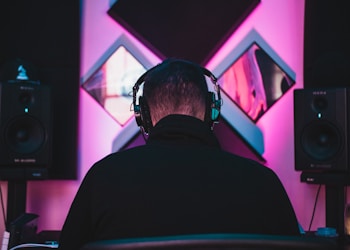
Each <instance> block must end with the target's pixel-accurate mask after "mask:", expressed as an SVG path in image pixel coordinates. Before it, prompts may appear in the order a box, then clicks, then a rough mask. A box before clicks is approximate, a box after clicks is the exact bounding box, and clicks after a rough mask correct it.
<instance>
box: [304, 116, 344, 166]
mask: <svg viewBox="0 0 350 250" xmlns="http://www.w3.org/2000/svg"><path fill="white" fill-rule="evenodd" d="M301 144H302V147H303V150H304V151H305V153H306V154H307V155H308V156H309V157H311V158H312V159H314V160H318V161H329V160H331V159H333V158H335V157H336V155H337V153H338V152H339V151H340V150H341V145H342V138H341V136H340V132H339V131H338V129H337V127H336V126H334V125H333V124H332V123H331V122H328V121H313V122H311V123H310V124H309V125H308V126H306V127H305V129H304V131H303V133H302V135H301Z"/></svg>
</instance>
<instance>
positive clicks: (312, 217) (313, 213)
mask: <svg viewBox="0 0 350 250" xmlns="http://www.w3.org/2000/svg"><path fill="white" fill-rule="evenodd" d="M321 187H322V185H321V184H320V185H319V186H318V189H317V194H316V198H315V204H314V209H313V211H312V216H311V220H310V224H309V229H308V231H310V230H311V225H312V222H313V220H314V216H315V211H316V205H317V201H318V196H319V194H320V190H321Z"/></svg>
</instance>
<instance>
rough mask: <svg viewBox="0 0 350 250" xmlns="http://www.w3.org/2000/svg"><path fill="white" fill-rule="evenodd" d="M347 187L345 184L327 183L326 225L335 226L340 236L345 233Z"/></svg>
mask: <svg viewBox="0 0 350 250" xmlns="http://www.w3.org/2000/svg"><path fill="white" fill-rule="evenodd" d="M345 188H346V187H344V185H338V186H336V185H326V226H327V227H332V228H335V229H336V230H337V233H338V235H339V237H340V238H343V237H344V235H345V227H344V226H345V224H344V219H345V218H344V211H345V210H344V208H345V203H346V197H345Z"/></svg>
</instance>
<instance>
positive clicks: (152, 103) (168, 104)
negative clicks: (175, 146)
mask: <svg viewBox="0 0 350 250" xmlns="http://www.w3.org/2000/svg"><path fill="white" fill-rule="evenodd" d="M205 75H208V76H209V77H213V78H215V77H214V76H212V74H211V73H210V72H209V71H208V70H206V69H205V68H202V67H201V66H199V65H197V64H195V63H192V62H189V61H185V60H181V59H174V58H170V59H167V60H165V61H163V62H162V63H160V64H158V65H156V66H155V67H153V68H151V69H150V70H149V71H147V72H146V73H145V74H144V75H143V76H141V77H140V79H139V80H138V83H136V84H135V86H137V89H138V87H139V85H140V84H141V83H143V84H144V86H143V94H142V96H141V97H140V99H139V107H140V109H141V110H143V111H146V113H145V112H140V116H143V117H136V119H137V120H138V118H139V119H140V118H141V119H142V120H143V121H142V123H143V127H145V125H146V127H152V126H154V125H155V124H156V123H157V122H158V121H159V120H161V119H162V118H163V117H165V116H168V115H171V114H181V115H188V116H193V117H196V118H198V119H200V120H202V121H204V120H207V119H208V117H206V116H208V111H207V109H208V108H209V109H210V108H211V107H209V106H211V104H210V102H211V101H215V100H211V99H215V95H214V96H213V95H210V94H213V93H211V92H208V86H207V82H206V79H205ZM212 80H213V79H212ZM215 80H216V79H215ZM134 88H135V87H134ZM208 97H209V98H210V99H209V98H208ZM135 98H136V94H135V89H134V102H135ZM134 104H135V103H134ZM220 105H221V100H220V104H219V106H220ZM134 106H135V105H134ZM139 107H137V108H139ZM219 109H220V107H219ZM137 112H138V111H136V112H135V113H137ZM209 113H211V112H209ZM145 116H147V119H146V123H147V122H149V124H145V121H144V120H145ZM209 116H211V114H209ZM209 119H210V118H209ZM139 125H140V124H139ZM146 132H147V131H146Z"/></svg>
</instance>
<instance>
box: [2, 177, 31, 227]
mask: <svg viewBox="0 0 350 250" xmlns="http://www.w3.org/2000/svg"><path fill="white" fill-rule="evenodd" d="M26 198H27V181H25V180H9V181H8V183H7V216H6V222H7V223H6V227H7V228H8V227H9V226H10V224H11V222H12V221H14V220H15V219H16V218H18V217H19V216H20V215H21V214H23V213H25V211H26Z"/></svg>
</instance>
